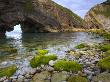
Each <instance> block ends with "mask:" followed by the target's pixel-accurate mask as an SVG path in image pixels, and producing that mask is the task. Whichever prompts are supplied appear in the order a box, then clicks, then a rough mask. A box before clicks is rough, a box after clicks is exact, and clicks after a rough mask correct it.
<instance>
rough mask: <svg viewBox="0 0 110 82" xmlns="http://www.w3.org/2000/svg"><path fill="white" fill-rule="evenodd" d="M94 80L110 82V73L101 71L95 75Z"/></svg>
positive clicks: (95, 81) (94, 81)
mask: <svg viewBox="0 0 110 82" xmlns="http://www.w3.org/2000/svg"><path fill="white" fill-rule="evenodd" d="M92 81H93V82H110V73H106V72H104V73H101V74H99V75H97V76H94V77H93V79H92Z"/></svg>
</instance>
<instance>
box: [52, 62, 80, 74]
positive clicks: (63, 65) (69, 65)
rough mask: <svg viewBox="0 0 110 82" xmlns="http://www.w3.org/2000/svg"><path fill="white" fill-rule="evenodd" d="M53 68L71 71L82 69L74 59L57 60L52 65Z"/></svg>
mask: <svg viewBox="0 0 110 82" xmlns="http://www.w3.org/2000/svg"><path fill="white" fill-rule="evenodd" d="M54 68H55V70H58V71H73V72H78V71H80V70H82V65H80V64H78V63H76V62H74V61H65V60H58V61H57V62H56V63H55V65H54Z"/></svg>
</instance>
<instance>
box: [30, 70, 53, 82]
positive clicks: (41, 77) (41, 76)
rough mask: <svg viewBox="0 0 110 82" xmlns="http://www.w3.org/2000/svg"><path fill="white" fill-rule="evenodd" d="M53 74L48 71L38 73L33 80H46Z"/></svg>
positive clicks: (33, 81)
mask: <svg viewBox="0 0 110 82" xmlns="http://www.w3.org/2000/svg"><path fill="white" fill-rule="evenodd" d="M50 76H51V74H50V73H49V72H48V71H43V72H41V73H36V74H35V75H34V77H33V78H32V81H31V82H45V80H48V79H49V78H50Z"/></svg>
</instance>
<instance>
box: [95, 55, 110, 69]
mask: <svg viewBox="0 0 110 82" xmlns="http://www.w3.org/2000/svg"><path fill="white" fill-rule="evenodd" d="M97 66H98V67H99V68H100V69H102V70H110V56H109V57H106V58H104V59H101V60H100V61H99V62H98V63H97Z"/></svg>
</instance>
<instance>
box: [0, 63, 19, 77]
mask: <svg viewBox="0 0 110 82" xmlns="http://www.w3.org/2000/svg"><path fill="white" fill-rule="evenodd" d="M16 70H17V67H16V66H15V65H12V66H9V67H6V68H0V77H3V76H7V77H10V76H12V75H13V74H14V73H15V72H16Z"/></svg>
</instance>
